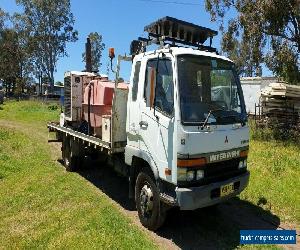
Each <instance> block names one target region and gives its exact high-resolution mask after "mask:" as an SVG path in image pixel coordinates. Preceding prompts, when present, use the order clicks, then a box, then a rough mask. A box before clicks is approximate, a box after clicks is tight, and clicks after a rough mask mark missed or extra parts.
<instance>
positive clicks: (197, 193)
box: [175, 171, 250, 210]
mask: <svg viewBox="0 0 300 250" xmlns="http://www.w3.org/2000/svg"><path fill="white" fill-rule="evenodd" d="M249 176H250V173H249V171H247V172H246V173H244V174H242V175H239V176H237V177H234V178H230V179H228V180H226V181H223V182H216V183H211V184H208V185H205V186H200V187H190V188H178V187H177V188H176V189H175V192H176V201H177V205H178V206H179V207H180V209H181V210H194V209H197V208H201V207H207V206H211V205H214V204H217V203H220V202H222V201H225V200H228V199H229V198H232V197H234V196H236V195H238V194H239V193H241V192H242V191H243V190H244V189H245V188H246V186H247V185H248V182H249ZM229 183H234V186H235V187H236V188H235V191H234V192H233V193H231V194H230V195H227V196H224V197H220V195H218V192H220V187H221V186H223V185H226V184H229Z"/></svg>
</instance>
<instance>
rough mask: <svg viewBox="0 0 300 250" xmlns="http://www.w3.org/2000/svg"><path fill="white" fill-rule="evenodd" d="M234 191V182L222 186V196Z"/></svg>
mask: <svg viewBox="0 0 300 250" xmlns="http://www.w3.org/2000/svg"><path fill="white" fill-rule="evenodd" d="M233 192H234V185H233V183H229V184H227V185H224V186H222V187H221V188H220V196H221V197H223V196H226V195H229V194H231V193H233Z"/></svg>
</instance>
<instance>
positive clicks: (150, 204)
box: [135, 169, 166, 231]
mask: <svg viewBox="0 0 300 250" xmlns="http://www.w3.org/2000/svg"><path fill="white" fill-rule="evenodd" d="M152 177H153V175H152V173H150V171H149V170H148V169H143V170H142V171H141V172H140V173H139V175H138V177H137V179H136V185H135V202H136V207H137V210H138V215H139V218H140V221H141V223H142V225H143V226H145V227H146V228H148V229H150V230H153V231H154V230H156V229H158V228H159V227H161V226H162V225H163V223H164V221H165V218H166V212H165V210H164V209H163V206H161V204H160V199H159V190H158V188H157V186H156V184H155V183H154V178H152Z"/></svg>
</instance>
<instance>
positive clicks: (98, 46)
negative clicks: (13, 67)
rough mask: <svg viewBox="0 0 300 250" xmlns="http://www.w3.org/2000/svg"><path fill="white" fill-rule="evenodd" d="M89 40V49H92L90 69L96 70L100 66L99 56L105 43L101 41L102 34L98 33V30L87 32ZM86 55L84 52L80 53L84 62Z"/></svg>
mask: <svg viewBox="0 0 300 250" xmlns="http://www.w3.org/2000/svg"><path fill="white" fill-rule="evenodd" d="M89 38H90V41H91V50H92V70H93V71H96V72H98V71H99V68H100V67H101V65H102V63H101V57H102V51H103V50H104V48H105V44H104V43H103V42H102V35H99V34H98V32H91V33H90V34H89ZM85 59H86V55H85V52H84V53H82V61H83V62H85Z"/></svg>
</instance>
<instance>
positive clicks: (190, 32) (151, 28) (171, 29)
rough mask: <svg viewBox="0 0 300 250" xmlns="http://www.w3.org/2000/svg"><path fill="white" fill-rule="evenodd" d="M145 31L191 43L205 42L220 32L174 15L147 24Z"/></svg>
mask: <svg viewBox="0 0 300 250" xmlns="http://www.w3.org/2000/svg"><path fill="white" fill-rule="evenodd" d="M144 31H146V32H148V33H149V35H150V36H152V35H153V36H155V37H157V36H158V37H161V36H165V37H168V38H175V39H177V40H181V41H184V42H189V43H191V44H203V43H204V42H205V41H206V40H207V38H212V37H214V36H216V35H218V32H217V31H215V30H211V29H209V28H205V27H202V26H198V25H195V24H193V23H188V22H185V21H182V20H178V19H176V18H173V17H169V16H166V17H163V18H161V19H158V20H157V21H156V22H153V23H151V24H150V25H147V26H146V27H145V28H144Z"/></svg>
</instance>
